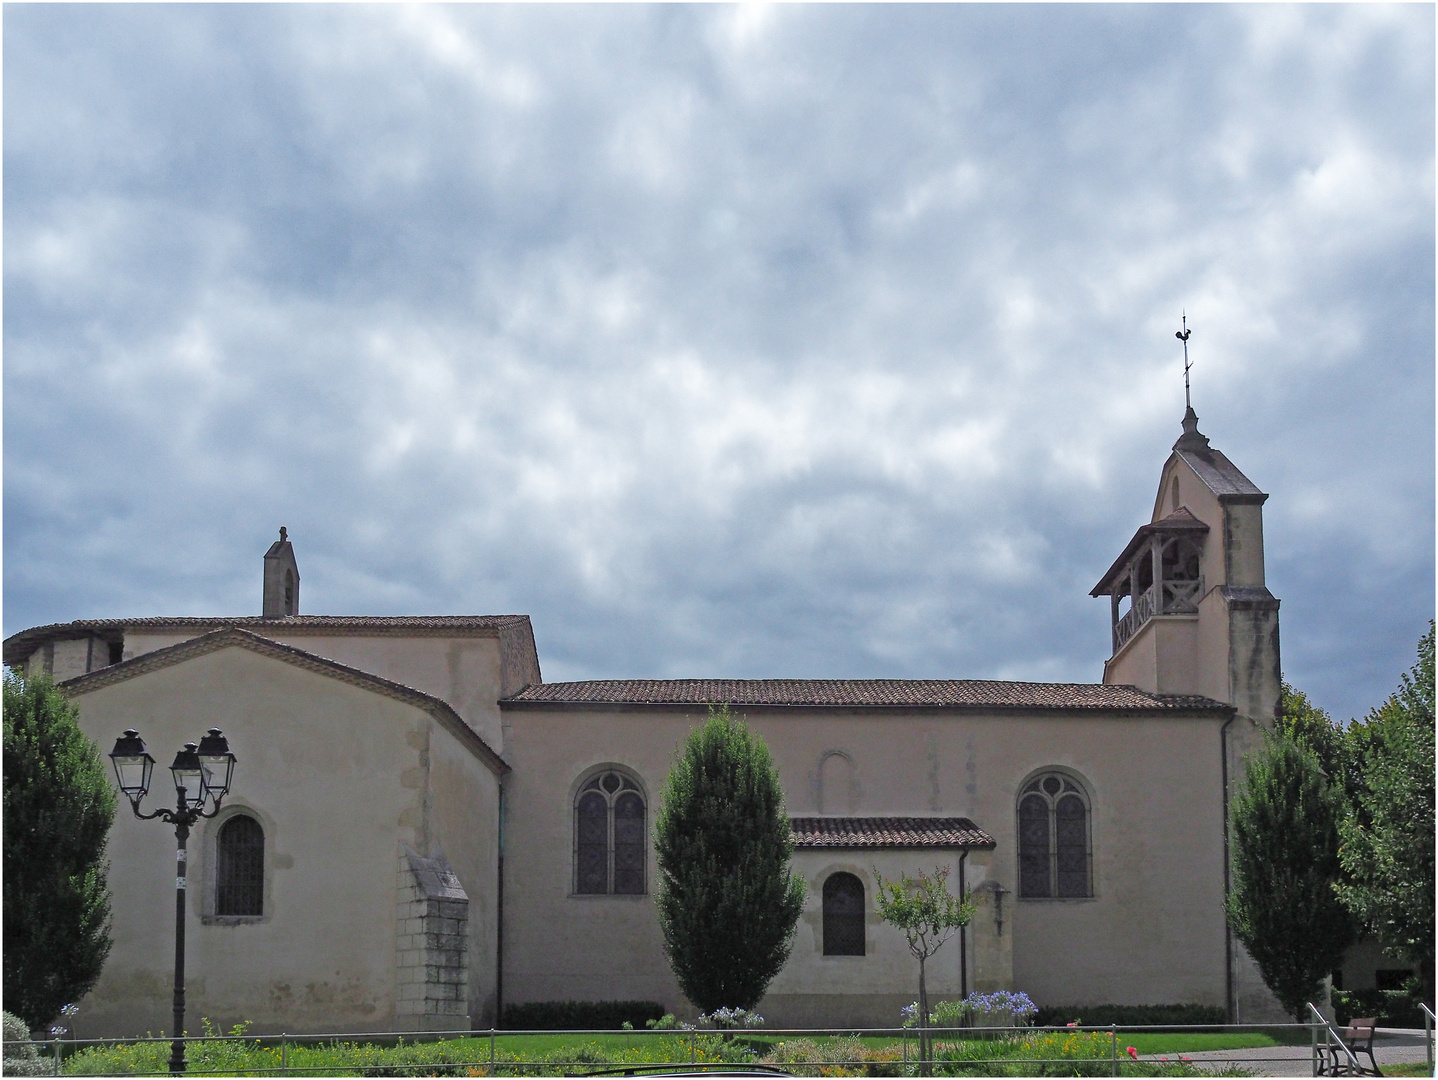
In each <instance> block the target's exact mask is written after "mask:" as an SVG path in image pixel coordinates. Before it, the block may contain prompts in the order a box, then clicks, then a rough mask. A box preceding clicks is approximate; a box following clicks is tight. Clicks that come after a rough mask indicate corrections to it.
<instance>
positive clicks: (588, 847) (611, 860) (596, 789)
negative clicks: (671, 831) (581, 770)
mask: <svg viewBox="0 0 1438 1080" xmlns="http://www.w3.org/2000/svg"><path fill="white" fill-rule="evenodd" d="M644 819H645V806H644V795H643V793H642V792H641V791H640V790H639V785H638V784H637V783H636V782H635V781H634V780H633V779H632V778H630V777H628V776H626V775H624V774H623V773H621V772H618V771H616V770H612V769H609V770H605V771H604V772H600V773H596V774H595V775H594V776H591V777H590V778H589V779H588V780H587V781H586V782H585V783H584V784H583V785H582V786H581V787H580V789H579V797H578V798H577V799H576V800H575V804H574V891H575V892H577V893H590V894H601V895H602V894H605V893H617V894H620V895H625V894H627V895H639V894H642V893H643V892H644V870H645V866H646V865H647V862H648V858H647V856H648V847H647V845H646V844H645V838H644V833H645V830H644Z"/></svg>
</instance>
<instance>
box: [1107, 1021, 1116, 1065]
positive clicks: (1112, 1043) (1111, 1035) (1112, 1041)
mask: <svg viewBox="0 0 1438 1080" xmlns="http://www.w3.org/2000/svg"><path fill="white" fill-rule="evenodd" d="M1108 1040H1109V1042H1108V1048H1109V1053H1111V1054H1112V1055H1113V1075H1114V1076H1117V1075H1118V1025H1117V1024H1115V1025H1113V1026H1112V1027H1111V1028H1109V1029H1108Z"/></svg>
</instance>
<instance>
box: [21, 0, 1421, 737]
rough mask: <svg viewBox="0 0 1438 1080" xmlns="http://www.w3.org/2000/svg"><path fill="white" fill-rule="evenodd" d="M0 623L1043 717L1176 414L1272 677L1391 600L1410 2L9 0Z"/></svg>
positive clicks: (1084, 661)
mask: <svg viewBox="0 0 1438 1080" xmlns="http://www.w3.org/2000/svg"><path fill="white" fill-rule="evenodd" d="M4 20H5V24H4V31H5V32H4V60H5V74H4V80H5V82H4V89H5V103H4V109H5V112H4V121H5V127H4V169H5V176H4V180H5V203H4V226H5V268H4V269H5V285H4V288H5V293H4V300H5V311H4V313H5V326H4V344H5V370H4V392H5V393H4V419H5V457H4V464H5V473H4V479H5V486H4V500H5V501H4V510H5V526H6V532H5V548H4V551H5V582H4V599H5V632H6V633H7V634H9V633H14V632H15V631H17V630H19V629H22V628H23V627H25V626H29V625H34V624H36V623H44V622H51V621H59V620H67V619H71V618H81V617H100V616H135V615H150V614H173V615H181V614H221V613H244V612H252V611H257V610H258V603H259V581H260V578H259V566H260V562H259V557H260V555H261V554H262V552H263V551H264V549H265V547H266V546H267V545H268V543H269V542H270V540H271V539H273V536H274V531H275V529H277V528H278V526H279V525H280V524H285V525H287V526H288V527H289V529H290V532H291V535H292V537H293V539H294V540H295V542H296V550H297V554H298V557H299V561H300V568H301V571H302V573H303V575H304V588H303V594H302V600H303V607H304V610H307V611H310V612H331V613H356V612H364V613H373V614H399V613H459V612H477V613H499V612H513V611H517V612H526V613H528V614H530V615H531V616H532V617H533V619H534V623H535V629H536V635H537V638H538V643H539V648H540V657H541V661H542V663H543V664H544V670H545V675H546V677H547V678H551V679H556V678H558V679H562V678H583V677H641V676H686V675H688V676H716V675H724V676H735V677H740V676H754V677H758V676H795V677H798V676H815V677H818V676H851V677H869V676H890V677H907V676H915V677H944V676H952V677H997V678H1029V679H1045V680H1047V679H1054V680H1079V681H1092V680H1096V679H1097V678H1098V677H1099V675H1100V670H1101V665H1102V661H1103V658H1104V657H1105V655H1106V654H1107V651H1108V649H1107V645H1108V627H1107V619H1108V611H1107V604H1106V603H1103V602H1100V601H1096V600H1092V599H1090V598H1089V597H1088V595H1087V594H1088V590H1089V589H1090V588H1091V587H1092V585H1093V583H1094V582H1095V581H1096V580H1097V579H1098V577H1099V576H1100V574H1101V573H1102V572H1103V570H1104V569H1105V568H1106V567H1107V566H1108V564H1109V562H1110V561H1111V559H1112V558H1113V557H1114V556H1115V555H1116V554H1117V553H1118V551H1119V550H1120V549H1121V547H1122V545H1123V544H1124V542H1125V541H1126V540H1127V539H1128V537H1129V536H1130V535H1131V534H1132V532H1133V530H1134V529H1135V528H1136V527H1137V526H1138V525H1139V524H1141V523H1142V522H1143V521H1145V520H1147V516H1148V514H1149V512H1150V510H1151V507H1152V499H1153V496H1154V485H1155V484H1156V483H1157V478H1158V470H1159V467H1160V466H1161V464H1162V462H1163V460H1164V457H1165V456H1166V453H1167V449H1168V446H1169V445H1170V444H1171V443H1172V441H1173V439H1174V438H1175V437H1176V436H1177V434H1178V420H1179V418H1180V416H1181V414H1182V410H1183V391H1182V376H1181V352H1180V351H1179V349H1178V343H1177V342H1176V341H1175V340H1174V338H1173V332H1174V331H1175V330H1176V329H1177V328H1178V316H1179V313H1180V311H1182V310H1186V311H1187V313H1188V316H1189V319H1190V325H1191V326H1192V327H1193V328H1194V336H1193V339H1192V342H1191V345H1192V352H1193V357H1194V361H1195V367H1194V372H1193V377H1194V404H1195V407H1196V408H1197V410H1198V412H1199V414H1200V416H1201V417H1202V427H1203V429H1204V431H1205V433H1206V434H1208V435H1209V436H1210V437H1211V438H1212V439H1213V441H1214V444H1215V445H1216V446H1218V447H1220V448H1221V449H1223V450H1224V451H1225V452H1226V453H1227V454H1228V455H1229V456H1230V457H1231V458H1232V459H1233V460H1234V461H1235V462H1236V463H1237V464H1238V465H1239V467H1240V468H1242V469H1243V470H1244V471H1245V472H1246V473H1247V474H1248V475H1249V476H1250V477H1251V478H1252V479H1253V480H1254V481H1255V482H1256V483H1258V484H1259V486H1260V487H1262V488H1263V489H1264V490H1266V491H1268V492H1270V493H1271V494H1272V498H1271V499H1270V502H1269V504H1268V507H1267V537H1266V542H1267V555H1268V566H1269V583H1270V586H1271V588H1272V589H1273V591H1274V592H1275V593H1276V594H1277V595H1278V596H1279V597H1281V598H1282V600H1283V602H1284V607H1283V616H1282V618H1283V650H1284V666H1285V672H1286V675H1287V676H1288V677H1289V678H1290V679H1291V680H1292V681H1293V682H1295V683H1296V684H1298V685H1300V686H1301V687H1303V688H1304V689H1306V690H1308V691H1309V692H1310V693H1311V694H1312V695H1313V696H1314V697H1315V698H1316V699H1317V700H1318V701H1319V702H1320V703H1321V704H1324V705H1326V706H1328V707H1329V708H1331V709H1332V710H1333V711H1334V712H1335V714H1337V715H1339V716H1340V717H1347V716H1350V715H1355V714H1361V713H1362V712H1363V711H1365V710H1366V709H1367V708H1368V707H1370V706H1372V705H1374V704H1377V703H1378V701H1379V700H1381V698H1382V697H1383V696H1384V695H1386V693H1388V692H1389V691H1390V690H1391V689H1392V687H1393V685H1394V684H1395V683H1396V680H1397V675H1398V672H1399V671H1401V670H1402V669H1404V668H1405V667H1407V666H1408V665H1409V664H1410V663H1411V662H1412V653H1413V647H1414V644H1415V643H1416V641H1417V638H1418V636H1419V635H1420V633H1422V631H1423V630H1424V629H1425V628H1426V623H1427V620H1428V619H1429V618H1431V617H1432V615H1433V610H1434V407H1433V406H1434V188H1433V159H1434V153H1433V151H1434V139H1433V132H1434V24H1433V18H1432V9H1431V8H1429V7H1423V6H1412V7H1394V8H1389V7H1372V6H1367V5H1362V6H1337V5H1334V6H1327V5H1323V6H1307V7H1305V6H1259V7H1244V6H1227V5H1224V6H1159V7H1138V6H1129V5H1123V6H1116V7H1091V6H1078V5H1074V6H1068V5H1060V6H1053V7H1023V6H1008V5H1000V6H993V7H988V6H957V7H945V6H930V5H920V6H902V7H886V6H879V7H869V6H857V5H855V6H839V7H828V6H810V5H798V6H793V7H784V6H777V7H766V6H758V7H753V6H744V7H704V6H660V7H651V6H637V5H636V6H627V5H626V6H617V7H611V6H593V7H589V6H584V7H562V6H543V5H541V6H535V7H490V6H478V7H456V6H443V7H420V6H395V7H383V6H378V7H370V6H364V7H345V6H331V5H321V6H313V7H303V6H302V7H288V6H255V7H249V6H240V5H233V6H231V5H216V6H197V7H190V6H181V5H157V6H133V7H132V6H119V5H115V6H110V5H103V6H97V7H85V6H68V5H63V6H62V5H56V6H46V5H36V6H10V7H8V8H6V10H5V13H4Z"/></svg>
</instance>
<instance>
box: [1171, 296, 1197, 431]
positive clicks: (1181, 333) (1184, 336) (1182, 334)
mask: <svg viewBox="0 0 1438 1080" xmlns="http://www.w3.org/2000/svg"><path fill="white" fill-rule="evenodd" d="M1191 333H1193V331H1192V330H1190V329H1189V328H1188V312H1187V311H1185V312H1184V313H1183V329H1182V330H1178V331H1175V333H1174V335H1173V336H1174V337H1176V338H1178V340H1179V341H1181V342H1183V404H1184V406H1185V407H1186V408H1187V409H1188V410H1189V411H1190V412H1192V411H1193V402H1192V401H1191V400H1189V393H1188V369H1189V368H1190V367H1192V366H1193V365H1192V364H1190V363H1189V361H1188V335H1189V334H1191Z"/></svg>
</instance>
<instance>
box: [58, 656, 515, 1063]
mask: <svg viewBox="0 0 1438 1080" xmlns="http://www.w3.org/2000/svg"><path fill="white" fill-rule="evenodd" d="M75 700H76V703H77V704H78V706H79V710H80V722H81V726H82V727H83V729H84V730H85V732H86V734H88V735H89V736H90V737H91V738H93V739H95V740H96V741H97V742H98V743H99V744H100V745H101V748H102V751H105V750H108V748H109V747H110V746H111V745H112V744H113V741H114V739H115V737H116V735H118V734H119V732H120V731H122V730H123V729H124V728H127V727H133V728H136V729H137V730H139V731H140V733H141V735H142V736H143V737H144V738H145V740H146V743H147V745H148V746H149V748H150V752H151V753H152V754H153V755H154V757H155V758H156V760H157V765H156V769H155V777H154V781H153V784H152V790H151V794H150V796H149V797H148V798H147V799H146V800H145V804H143V806H142V809H147V810H149V809H154V808H155V807H157V806H159V805H162V804H163V805H172V804H173V797H174V792H173V787H172V786H171V784H170V780H169V773H168V769H167V766H168V764H169V762H170V760H171V758H172V757H173V754H174V752H175V750H176V749H177V748H178V747H179V746H180V745H181V744H182V743H184V742H186V741H192V740H195V739H197V738H198V737H199V736H200V735H201V734H203V732H204V730H205V729H206V728H207V727H211V726H216V727H220V728H222V729H223V730H224V732H225V734H226V736H227V737H228V738H229V740H230V746H231V748H232V750H233V751H234V753H235V754H236V756H237V758H238V764H237V765H236V769H235V776H234V783H233V786H232V795H231V797H230V798H229V799H227V800H226V804H225V805H226V807H227V809H230V810H232V811H233V810H235V809H244V810H246V811H247V812H250V813H252V814H253V816H255V817H256V819H257V820H259V821H260V823H261V825H262V826H263V827H264V829H265V866H266V875H265V887H266V895H265V901H264V913H263V915H262V917H260V918H259V919H242V920H237V919H233V918H231V919H216V918H213V917H211V916H212V914H213V911H214V907H213V896H212V893H213V888H214V878H213V865H214V860H213V854H212V848H213V837H214V832H215V829H216V827H217V824H218V821H219V819H217V820H216V821H215V822H205V823H202V824H200V825H199V826H197V827H196V828H195V830H194V831H193V832H192V834H191V837H190V841H189V854H190V868H191V869H190V880H189V888H188V889H187V905H188V906H187V920H186V938H187V942H186V952H187V965H186V966H187V976H188V978H187V990H188V1002H187V1005H188V1009H187V1027H188V1028H189V1030H190V1031H192V1032H195V1031H198V1030H199V1029H200V1018H201V1017H209V1018H210V1019H211V1020H212V1021H213V1022H215V1023H216V1024H218V1025H221V1026H225V1027H228V1026H229V1025H231V1024H234V1023H239V1022H242V1021H251V1022H253V1024H254V1028H253V1029H252V1030H254V1031H257V1032H265V1031H281V1030H287V1031H292V1032H302V1031H320V1030H322V1031H333V1030H385V1029H389V1028H391V1027H392V1025H393V1022H394V1019H395V970H394V965H395V955H396V878H395V869H394V868H395V859H396V856H397V854H398V852H399V850H400V847H399V845H400V843H401V842H404V843H408V844H409V845H411V846H412V847H414V848H415V849H417V850H418V849H420V848H422V847H423V846H425V845H426V844H429V845H431V846H432V845H433V844H434V843H439V844H441V845H442V846H443V847H444V850H445V853H446V854H447V855H448V856H449V858H450V859H451V861H452V862H453V864H454V866H455V869H456V871H457V872H458V873H459V875H460V878H461V880H462V881H463V883H464V885H465V887H466V889H467V890H469V891H471V892H472V893H479V892H481V891H482V890H484V889H486V888H487V889H488V890H489V891H490V894H491V896H492V893H493V884H492V883H493V873H494V871H493V865H494V850H495V837H494V825H493V823H494V821H495V808H496V799H497V794H496V787H497V782H496V780H495V778H494V777H493V774H491V773H489V772H488V770H484V769H482V766H480V767H479V768H475V767H471V766H470V765H468V764H467V763H465V762H464V760H463V759H464V756H466V755H467V756H470V757H471V758H472V755H470V754H469V751H467V750H465V749H464V748H462V747H459V746H458V744H457V740H456V739H455V737H454V736H453V735H451V734H450V733H449V732H448V731H446V730H444V729H443V727H442V725H440V724H439V723H438V722H437V721H436V720H435V718H434V717H433V716H431V715H430V714H429V713H428V712H427V711H425V710H423V709H420V708H417V707H416V706H414V705H411V704H407V703H404V702H401V701H397V700H395V699H393V698H389V697H386V696H383V695H380V694H377V693H375V692H373V691H371V690H368V689H365V688H362V687H358V686H353V685H350V684H348V683H345V682H340V681H338V680H335V679H332V678H329V677H326V676H323V675H320V674H317V673H314V672H310V671H306V670H303V669H301V668H298V667H296V666H294V665H292V664H289V663H286V662H284V661H281V660H277V659H274V658H270V657H266V656H261V655H258V654H256V653H254V652H252V651H250V650H247V649H244V648H238V647H231V648H225V649H221V650H219V651H216V652H212V653H208V654H204V655H201V656H198V657H195V658H192V659H190V660H187V661H184V662H182V663H179V664H175V665H172V666H169V667H165V668H161V669H159V670H156V671H152V672H149V673H147V674H143V675H139V676H136V677H133V678H130V679H126V680H122V681H119V682H115V683H111V684H110V685H106V686H102V687H99V688H97V689H95V690H93V691H91V692H88V693H81V694H79V695H78V696H77V697H76V699H75ZM475 765H476V766H479V763H478V762H475ZM456 814H463V815H465V821H466V827H465V828H458V827H456V825H455V815H456ZM109 858H110V867H111V869H110V888H111V893H112V898H113V899H112V908H113V913H114V927H113V932H112V937H113V941H114V946H113V948H112V951H111V953H110V957H109V959H108V961H107V962H106V965H105V970H104V973H103V974H102V976H101V979H100V982H99V983H98V984H97V986H96V987H95V989H94V990H93V991H92V992H91V993H90V995H88V997H87V998H86V999H85V1001H84V1002H82V1003H81V1006H82V1007H81V1013H80V1015H79V1016H78V1017H77V1023H76V1034H78V1035H81V1036H86V1035H101V1034H103V1035H134V1034H139V1035H143V1034H145V1033H146V1032H156V1033H158V1032H159V1031H161V1030H162V1029H163V1030H165V1031H169V1029H170V1027H171V1013H170V1009H171V974H172V966H173V956H174V953H173V949H174V895H175V894H174V880H175V879H174V866H175V836H174V830H173V828H172V827H170V826H167V825H164V824H162V823H160V822H158V821H138V820H136V819H135V818H134V816H133V814H132V813H131V811H130V807H129V805H128V804H127V803H125V802H124V801H123V800H121V803H120V805H119V807H118V810H117V813H116V818H115V824H114V827H113V828H112V830H111V834H110V848H109ZM476 908H477V913H478V912H479V911H480V910H483V909H481V908H479V906H478V905H476ZM476 922H479V923H481V924H483V923H484V922H485V920H484V919H480V920H472V923H471V926H472V930H471V932H472V933H473V934H475V935H476V936H478V937H481V938H483V937H485V936H488V938H489V940H491V941H492V933H493V930H492V927H493V922H492V916H490V917H489V920H488V929H485V927H484V926H483V925H480V926H475V923H476ZM489 955H490V956H492V952H491V953H489ZM477 979H478V982H479V985H476V986H474V987H473V993H474V995H475V998H476V999H477V1000H478V1001H479V1003H480V1005H481V1007H482V1003H483V1001H484V999H485V998H486V996H487V995H488V994H490V993H492V984H493V976H492V967H488V968H487V967H486V966H485V964H483V963H481V964H480V965H479V970H478V972H477Z"/></svg>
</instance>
